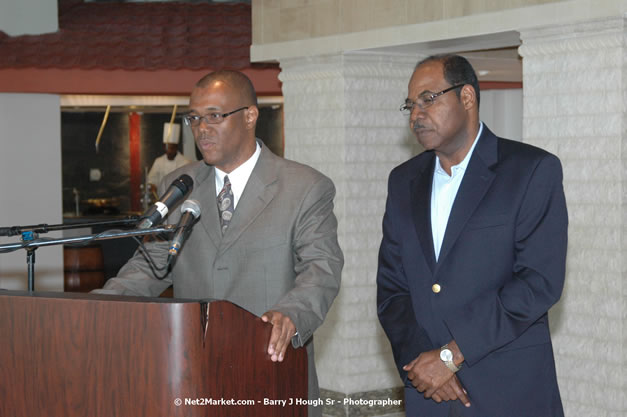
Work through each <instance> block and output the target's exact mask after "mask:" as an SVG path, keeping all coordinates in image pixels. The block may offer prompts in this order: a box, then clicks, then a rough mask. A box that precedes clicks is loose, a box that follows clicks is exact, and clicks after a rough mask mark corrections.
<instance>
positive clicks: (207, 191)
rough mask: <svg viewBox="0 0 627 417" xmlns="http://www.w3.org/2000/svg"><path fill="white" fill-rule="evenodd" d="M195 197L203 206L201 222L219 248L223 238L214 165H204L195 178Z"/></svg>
mask: <svg viewBox="0 0 627 417" xmlns="http://www.w3.org/2000/svg"><path fill="white" fill-rule="evenodd" d="M194 184H198V185H196V186H195V191H196V192H195V193H194V198H196V199H197V200H198V202H199V203H200V207H202V214H201V215H200V223H201V224H202V225H203V227H204V228H205V230H206V231H207V234H208V235H209V238H210V239H211V241H212V242H213V244H214V246H215V247H216V248H217V247H219V246H220V241H221V240H222V232H221V231H220V217H219V214H218V203H217V201H216V171H215V169H214V167H213V166H209V165H203V167H202V168H201V170H200V172H199V173H198V174H197V175H196V178H195V180H194Z"/></svg>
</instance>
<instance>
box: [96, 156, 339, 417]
mask: <svg viewBox="0 0 627 417" xmlns="http://www.w3.org/2000/svg"><path fill="white" fill-rule="evenodd" d="M181 174H188V175H189V176H190V177H192V179H193V180H194V188H193V191H192V193H191V194H190V195H189V196H188V198H191V199H195V200H197V201H198V202H199V203H200V206H201V216H200V219H199V221H198V223H197V224H196V225H195V226H194V228H193V229H192V232H191V234H190V235H189V237H188V239H187V241H186V242H185V244H184V246H183V248H182V249H181V251H180V254H179V256H178V260H177V262H176V264H175V266H174V268H173V270H172V272H171V273H170V274H169V275H168V276H167V277H166V278H165V279H163V280H157V279H155V278H154V275H153V274H152V272H151V271H150V268H149V267H148V265H147V262H146V260H145V259H144V257H143V256H142V254H140V253H139V252H138V253H136V254H135V256H134V257H133V258H131V259H130V260H129V261H128V263H127V264H126V265H125V266H123V267H122V268H121V269H120V271H119V273H118V276H117V277H116V278H112V279H110V280H109V281H108V282H107V284H106V285H105V287H104V290H107V291H103V290H100V291H99V292H107V293H115V294H128V295H146V296H158V295H159V294H160V293H161V292H162V291H163V290H165V289H166V288H167V287H168V286H169V285H170V284H171V283H172V284H173V287H174V296H175V297H177V298H192V299H203V298H214V299H222V300H228V301H231V302H233V303H235V304H237V305H239V306H241V307H243V308H245V309H247V310H248V311H250V312H252V313H253V314H256V315H258V316H260V315H262V314H263V313H264V312H266V311H268V310H276V311H280V312H281V313H284V314H286V315H288V316H289V317H290V318H291V319H292V321H293V322H294V324H295V326H296V329H297V332H298V333H297V336H295V337H294V338H293V340H292V343H293V345H294V346H295V347H300V346H307V351H308V354H309V375H310V376H309V395H310V398H317V397H318V395H319V394H318V387H317V378H316V374H315V367H314V362H313V360H314V357H313V343H311V336H312V334H313V332H314V330H316V328H317V327H318V326H320V325H321V324H322V321H323V320H324V317H325V315H326V313H327V311H328V310H329V307H330V306H331V303H332V302H333V299H334V298H335V296H336V295H337V293H338V291H339V287H340V274H341V270H342V266H343V262H344V260H343V256H342V251H341V249H340V247H339V245H338V242H337V220H336V218H335V216H334V214H333V198H334V196H335V187H334V186H333V183H332V182H331V180H330V179H329V178H327V177H325V176H324V175H322V174H321V173H319V172H318V171H316V170H314V169H312V168H310V167H308V166H305V165H302V164H299V163H296V162H293V161H289V160H286V159H283V158H280V157H278V156H276V155H274V154H273V153H272V152H271V151H270V150H269V149H268V148H267V147H265V146H262V149H261V155H260V157H259V160H258V161H257V164H256V165H255V168H254V169H253V171H252V174H251V176H250V178H249V180H248V183H247V184H246V188H245V189H244V192H243V194H242V196H241V198H240V200H239V202H238V205H237V208H236V210H235V213H234V215H233V218H232V220H231V223H230V225H229V227H228V229H227V231H226V233H225V234H224V236H222V233H221V231H220V222H219V218H218V209H217V203H216V189H215V170H214V168H213V167H212V166H209V165H207V164H205V163H204V162H203V161H199V162H196V163H192V164H189V165H186V166H184V167H181V168H179V169H177V170H176V171H174V172H172V173H171V174H169V175H168V176H166V177H165V178H164V180H163V181H162V183H161V186H160V190H159V191H160V195H161V194H162V193H163V192H164V190H165V188H166V187H167V186H168V185H169V184H170V183H171V182H172V181H173V180H174V179H175V178H177V177H178V176H180V175H181ZM179 219H180V210H179V209H178V207H177V208H176V209H173V210H171V211H170V214H169V216H168V219H167V221H168V223H174V224H175V223H177V222H178V221H179ZM148 247H149V251H150V253H151V255H152V257H153V258H154V259H155V262H156V263H157V264H158V265H163V264H165V262H166V258H167V250H168V242H167V241H158V242H154V243H151V244H149V246H148ZM320 412H321V410H316V412H315V414H318V413H320Z"/></svg>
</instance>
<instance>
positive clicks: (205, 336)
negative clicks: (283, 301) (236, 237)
mask: <svg viewBox="0 0 627 417" xmlns="http://www.w3.org/2000/svg"><path fill="white" fill-rule="evenodd" d="M270 330H271V325H270V324H268V323H263V322H262V321H261V319H260V318H258V317H256V316H254V315H253V314H251V313H249V312H247V311H245V310H243V309H242V308H240V307H237V306H235V305H234V304H231V303H229V302H227V301H213V302H202V301H191V300H177V299H162V298H159V299H158V298H143V297H114V296H104V295H95V294H71V293H38V292H34V293H29V292H16V291H0V416H12V417H37V416H42V417H43V416H45V417H74V416H76V417H86V416H89V417H139V416H145V417H157V416H168V417H169V416H181V417H183V416H184V417H195V416H212V417H213V416H225V417H227V416H228V417H235V416H251V417H253V416H254V417H259V416H264V417H265V416H268V417H270V416H277V417H286V416H306V415H307V407H306V406H305V405H302V402H301V401H300V400H301V399H306V398H307V353H306V351H305V349H293V348H292V347H291V346H290V347H289V348H288V352H287V354H286V356H285V360H284V361H283V362H281V363H275V362H272V361H271V360H270V357H269V356H268V354H267V352H266V349H267V344H268V340H269V338H270ZM276 400H285V401H286V403H285V405H283V403H281V402H276ZM270 401H274V402H273V403H271V402H270ZM245 402H247V403H248V404H246V403H245ZM290 402H292V404H291V405H290ZM179 403H180V405H179ZM299 403H300V404H301V405H298V404H299ZM270 404H273V405H270Z"/></svg>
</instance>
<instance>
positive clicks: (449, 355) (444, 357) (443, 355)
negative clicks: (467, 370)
mask: <svg viewBox="0 0 627 417" xmlns="http://www.w3.org/2000/svg"><path fill="white" fill-rule="evenodd" d="M440 360H441V361H442V362H444V365H446V367H447V368H448V369H450V370H451V372H453V373H456V372H457V371H459V370H460V369H462V366H461V364H460V365H459V366H457V365H455V363H454V362H453V352H452V351H451V349H449V348H448V345H444V346H442V347H441V348H440Z"/></svg>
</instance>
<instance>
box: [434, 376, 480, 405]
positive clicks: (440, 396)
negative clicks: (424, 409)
mask: <svg viewBox="0 0 627 417" xmlns="http://www.w3.org/2000/svg"><path fill="white" fill-rule="evenodd" d="M431 398H433V401H435V402H437V403H439V402H442V401H454V400H459V401H461V402H462V404H464V405H465V406H466V407H470V400H469V399H468V393H467V392H466V390H465V389H464V387H462V384H461V382H459V379H457V375H453V378H451V379H449V380H448V381H447V382H445V383H444V385H442V386H441V387H440V389H438V390H437V391H436V392H435V393H434V394H433V396H432V397H431Z"/></svg>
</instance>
